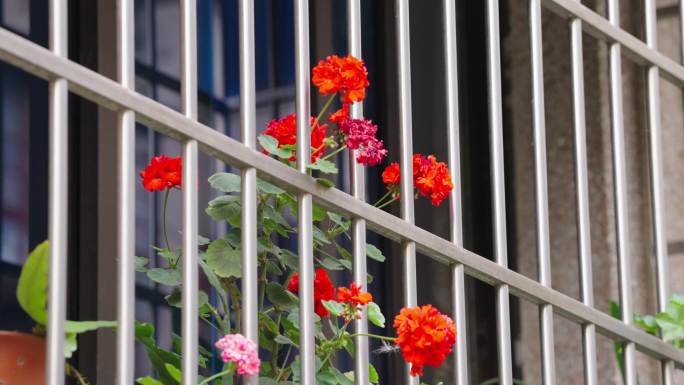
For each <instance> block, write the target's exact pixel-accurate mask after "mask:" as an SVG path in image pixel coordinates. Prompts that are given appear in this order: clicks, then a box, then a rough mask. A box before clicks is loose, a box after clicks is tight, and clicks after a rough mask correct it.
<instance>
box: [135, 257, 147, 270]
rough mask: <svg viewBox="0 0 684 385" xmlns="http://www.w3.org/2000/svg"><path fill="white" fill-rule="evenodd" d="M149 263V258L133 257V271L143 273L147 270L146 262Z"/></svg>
mask: <svg viewBox="0 0 684 385" xmlns="http://www.w3.org/2000/svg"><path fill="white" fill-rule="evenodd" d="M148 263H150V259H149V258H147V257H138V256H136V257H135V271H137V272H140V273H144V272H146V271H147V264H148Z"/></svg>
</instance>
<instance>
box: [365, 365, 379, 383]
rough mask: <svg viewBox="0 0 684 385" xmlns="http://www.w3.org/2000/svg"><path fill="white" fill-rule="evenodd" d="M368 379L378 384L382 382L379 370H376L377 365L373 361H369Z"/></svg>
mask: <svg viewBox="0 0 684 385" xmlns="http://www.w3.org/2000/svg"><path fill="white" fill-rule="evenodd" d="M368 380H369V381H370V382H371V384H377V383H379V382H380V376H379V375H378V371H377V370H375V366H373V364H371V363H368Z"/></svg>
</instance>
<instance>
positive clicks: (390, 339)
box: [349, 333, 396, 342]
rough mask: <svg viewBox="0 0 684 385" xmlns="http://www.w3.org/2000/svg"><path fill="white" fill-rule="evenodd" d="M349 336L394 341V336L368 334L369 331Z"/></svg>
mask: <svg viewBox="0 0 684 385" xmlns="http://www.w3.org/2000/svg"><path fill="white" fill-rule="evenodd" d="M349 337H352V338H354V337H371V338H376V339H379V340H385V341H393V342H394V340H396V338H395V337H385V336H380V335H377V334H370V333H356V334H352V335H350V336H349Z"/></svg>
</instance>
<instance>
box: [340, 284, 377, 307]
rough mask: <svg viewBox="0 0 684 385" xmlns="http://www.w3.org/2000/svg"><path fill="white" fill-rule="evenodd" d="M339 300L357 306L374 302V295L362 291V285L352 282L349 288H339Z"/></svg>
mask: <svg viewBox="0 0 684 385" xmlns="http://www.w3.org/2000/svg"><path fill="white" fill-rule="evenodd" d="M337 301H338V302H342V303H348V304H349V305H351V306H354V307H356V306H362V305H366V304H368V303H370V302H373V296H372V295H371V293H366V292H363V291H361V286H359V285H357V284H356V282H352V283H351V284H350V285H349V287H348V288H346V287H340V288H338V289H337Z"/></svg>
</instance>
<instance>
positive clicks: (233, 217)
mask: <svg viewBox="0 0 684 385" xmlns="http://www.w3.org/2000/svg"><path fill="white" fill-rule="evenodd" d="M240 207H241V205H240V197H238V196H235V195H223V196H220V197H217V198H214V199H212V200H211V201H210V202H209V206H208V207H207V208H206V210H204V211H205V212H206V213H207V215H209V216H210V217H211V218H212V219H214V220H217V221H228V223H230V224H231V225H233V226H235V227H239V226H240Z"/></svg>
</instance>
